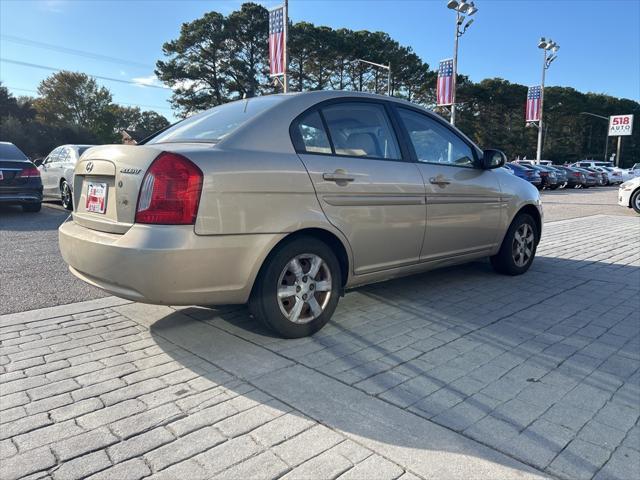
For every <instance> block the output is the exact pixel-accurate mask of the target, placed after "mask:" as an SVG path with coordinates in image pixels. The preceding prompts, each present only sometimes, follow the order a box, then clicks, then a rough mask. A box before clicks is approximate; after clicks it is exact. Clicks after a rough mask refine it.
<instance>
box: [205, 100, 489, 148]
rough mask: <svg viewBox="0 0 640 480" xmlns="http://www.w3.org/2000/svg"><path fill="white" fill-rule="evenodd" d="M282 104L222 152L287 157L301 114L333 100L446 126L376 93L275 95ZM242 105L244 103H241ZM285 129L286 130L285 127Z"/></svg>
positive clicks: (230, 139)
mask: <svg viewBox="0 0 640 480" xmlns="http://www.w3.org/2000/svg"><path fill="white" fill-rule="evenodd" d="M275 95H277V96H278V97H281V98H282V100H283V101H281V102H276V103H275V104H274V105H273V106H271V107H270V108H268V109H266V110H265V111H263V112H261V113H260V114H258V115H256V116H255V117H254V118H252V119H250V120H248V121H247V122H246V123H244V124H243V125H241V126H240V127H239V128H237V129H236V130H234V131H233V132H231V133H230V134H229V135H228V136H226V137H225V138H224V139H222V140H221V141H220V142H219V144H218V145H219V146H220V148H232V149H236V148H237V149H239V150H242V149H250V150H252V149H254V148H256V149H257V148H259V149H265V150H268V151H272V152H281V153H288V152H291V151H292V150H293V146H292V145H291V139H290V137H289V125H290V124H291V122H292V121H293V120H294V119H295V118H297V117H298V116H299V115H300V114H302V113H304V112H305V111H307V110H308V109H310V108H312V107H314V106H315V105H317V104H318V103H321V102H324V101H327V100H333V99H345V100H346V99H349V98H353V99H362V100H367V99H370V100H376V101H385V102H392V103H394V104H397V105H398V106H406V107H409V108H412V109H415V110H421V111H423V112H424V113H426V114H428V115H430V116H432V117H434V118H436V119H440V120H441V121H443V122H444V123H447V124H448V122H446V121H445V120H444V119H442V117H440V116H438V115H437V114H435V113H434V112H433V111H431V110H429V109H427V108H424V107H422V106H420V105H417V104H415V103H411V102H408V101H407V100H403V99H401V98H395V97H390V96H387V95H378V94H375V93H365V92H352V91H347V90H317V91H312V92H296V93H279V94H275ZM239 101H242V100H239ZM283 125H285V126H286V127H285V128H282V126H283ZM456 132H457V133H458V134H459V135H460V136H462V137H463V138H465V139H466V140H467V141H468V142H469V144H471V145H473V146H474V148H476V149H478V151H480V149H479V148H478V147H477V145H476V144H475V142H473V140H471V139H470V138H469V137H467V136H466V135H465V134H464V133H463V132H461V131H459V130H457V129H456Z"/></svg>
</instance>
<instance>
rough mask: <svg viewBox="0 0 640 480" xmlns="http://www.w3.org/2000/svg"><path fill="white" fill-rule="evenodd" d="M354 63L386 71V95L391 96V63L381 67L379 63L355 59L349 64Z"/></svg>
mask: <svg viewBox="0 0 640 480" xmlns="http://www.w3.org/2000/svg"><path fill="white" fill-rule="evenodd" d="M356 62H362V63H367V64H369V65H373V66H374V67H378V68H383V69H385V70H387V95H388V96H391V63H389V65H382V64H381V63H375V62H370V61H369V60H362V59H361V58H356V59H355V60H353V61H352V62H351V63H356Z"/></svg>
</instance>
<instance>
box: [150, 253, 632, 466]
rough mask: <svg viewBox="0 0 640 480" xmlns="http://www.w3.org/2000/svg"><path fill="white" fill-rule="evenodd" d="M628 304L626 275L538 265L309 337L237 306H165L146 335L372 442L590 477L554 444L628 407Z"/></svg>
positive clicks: (399, 290) (406, 281)
mask: <svg viewBox="0 0 640 480" xmlns="http://www.w3.org/2000/svg"><path fill="white" fill-rule="evenodd" d="M639 293H640V267H637V266H632V265H620V264H609V263H604V262H590V261H581V260H570V259H563V258H555V257H538V258H537V259H536V262H535V263H534V266H533V267H532V269H531V270H530V271H529V272H528V273H527V274H526V275H523V276H520V277H504V276H498V275H496V274H494V273H493V272H492V271H491V269H490V267H489V265H488V264H487V263H486V262H477V263H473V264H469V265H464V266H460V267H452V268H447V269H442V270H438V271H434V272H429V273H426V274H421V275H415V276H412V277H406V278H402V279H398V280H392V281H388V282H384V283H381V284H375V285H370V286H365V287H361V288H358V289H356V290H353V291H350V292H349V293H347V295H346V296H345V298H343V299H342V301H341V303H340V305H339V307H338V310H337V311H336V313H335V315H334V318H333V320H332V321H331V322H330V323H329V324H328V325H327V326H325V328H324V329H323V330H321V331H320V332H318V333H317V334H316V335H314V336H313V337H311V338H304V339H297V340H282V339H280V338H278V337H277V336H275V335H274V334H273V333H272V332H271V331H269V330H268V329H266V328H265V327H263V326H262V325H261V324H259V323H258V322H256V321H255V320H254V319H253V318H252V317H251V316H250V315H249V313H248V311H247V309H246V308H245V307H244V306H227V307H216V308H207V307H188V308H183V309H178V310H177V311H176V312H175V313H173V314H171V315H168V316H166V317H165V318H162V319H161V320H159V321H157V322H155V323H154V324H153V325H152V326H151V333H152V335H153V336H154V337H157V338H158V340H159V344H161V345H162V344H163V343H166V341H169V342H171V343H173V344H176V345H179V346H181V347H183V348H186V349H187V350H189V351H191V352H193V353H195V354H196V355H199V356H201V357H202V358H204V359H207V360H209V361H211V362H212V363H213V364H214V365H216V366H218V367H220V368H222V369H223V370H225V371H228V372H229V373H232V374H233V375H235V376H238V377H240V378H243V379H246V380H248V381H249V382H250V383H253V384H254V385H256V386H258V387H259V388H261V389H263V390H265V391H266V392H267V393H269V394H271V395H273V396H275V397H276V398H279V399H280V400H281V401H284V402H285V403H287V404H289V405H291V406H292V407H294V408H297V409H298V410H300V411H302V412H303V413H304V414H305V415H309V416H311V417H312V418H315V419H316V420H318V421H321V422H322V423H324V424H325V425H327V426H329V427H331V428H335V429H338V430H341V431H343V432H345V433H347V434H351V435H354V436H355V437H357V438H361V439H368V440H370V441H372V442H374V443H376V444H386V445H388V446H391V447H408V448H410V449H416V450H418V451H421V450H424V451H426V450H429V451H443V452H451V453H457V454H460V453H464V454H466V455H472V456H475V457H477V458H481V459H485V460H488V461H490V462H494V463H496V462H497V463H501V464H504V465H508V466H509V467H512V468H515V469H518V468H520V467H519V466H518V464H517V463H513V461H512V458H515V459H517V460H519V461H521V462H523V463H525V464H528V465H531V466H534V467H536V468H539V469H545V468H547V467H548V465H549V464H550V462H551V461H552V460H553V459H554V458H555V457H556V456H557V455H558V454H559V453H560V452H563V459H564V461H565V462H569V464H571V465H573V466H574V467H575V468H578V469H591V470H597V468H599V467H600V465H596V464H592V463H593V462H592V461H591V460H590V459H588V458H584V457H581V456H579V455H577V454H573V453H571V452H572V451H573V450H570V449H565V447H566V446H567V444H568V443H569V442H570V441H572V440H573V439H574V438H575V436H576V434H577V432H578V431H579V430H580V429H581V428H583V426H584V425H585V424H587V423H589V422H590V421H591V419H592V418H593V417H594V416H595V415H596V413H597V412H598V411H599V410H600V409H601V408H602V407H603V406H604V405H605V404H607V403H608V402H613V403H615V404H616V405H622V406H623V407H624V408H627V409H631V410H634V411H636V412H637V411H638V405H637V398H638V395H639V394H640V387H639V385H640V374H639V373H638V366H640V355H638V351H640V342H639V339H640V324H639V323H638V321H637V317H636V318H635V319H633V318H632V317H633V312H634V309H635V312H637V311H639V310H640V296H639V295H638V294H639ZM211 327H213V328H211ZM218 337H222V338H218ZM238 338H240V339H242V340H245V341H246V342H241V343H240V344H241V345H243V347H242V348H240V349H238V348H237V342H236V341H233V340H234V339H235V340H237V339H238ZM160 340H162V341H160ZM167 353H169V354H171V352H167ZM612 357H615V358H616V359H617V360H621V361H618V362H615V361H613V362H612V361H611V358H612ZM176 359H177V360H178V361H179V360H180V359H179V358H176ZM205 375H206V374H205ZM307 377H309V378H307ZM212 380H213V381H215V379H214V378H212ZM325 381H326V382H328V383H327V385H325ZM332 385H333V386H332ZM335 385H338V386H339V388H338V387H335ZM352 387H355V389H357V393H358V395H359V396H358V395H354V394H353V392H354V389H353V388H352ZM323 388H324V389H323ZM336 388H338V390H336ZM246 395H248V396H251V395H252V394H251V393H249V394H246ZM345 399H349V401H353V402H354V403H357V405H351V404H347V403H345V402H346V400H345ZM363 399H364V400H363ZM341 410H344V411H341ZM583 417H584V418H583ZM412 418H413V419H414V420H411V419H412ZM581 419H582V420H581ZM426 420H430V421H431V422H433V423H435V424H437V425H439V426H440V427H444V428H445V429H448V431H449V432H448V434H451V431H454V432H458V433H462V435H464V436H465V437H467V438H468V439H472V440H474V441H475V442H479V444H482V445H483V446H481V445H479V444H478V443H474V442H472V443H465V444H460V443H456V442H453V441H452V437H451V436H447V435H444V434H441V433H442V432H446V430H442V429H440V430H436V431H435V432H432V431H429V432H430V434H425V433H424V432H425V431H424V429H426V428H431V427H429V425H431V426H432V425H433V423H429V422H426ZM425 422H426V423H425ZM407 425H413V426H412V427H407ZM399 428H404V430H399ZM438 428H439V427H438ZM421 429H422V430H421ZM421 432H422V433H421ZM550 432H551V433H550ZM473 445H476V446H477V448H476V447H474V446H473ZM486 446H488V447H490V448H491V449H487V448H485V447H486ZM391 447H390V448H391ZM492 449H495V450H497V451H499V452H502V453H504V454H505V455H506V456H501V455H496V454H495V450H492ZM563 449H564V451H563ZM417 455H418V457H419V453H418V454H417ZM510 457H511V458H510ZM416 461H418V463H419V460H416ZM590 462H591V463H590Z"/></svg>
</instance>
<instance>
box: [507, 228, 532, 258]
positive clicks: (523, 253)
mask: <svg viewBox="0 0 640 480" xmlns="http://www.w3.org/2000/svg"><path fill="white" fill-rule="evenodd" d="M534 240H535V236H534V234H533V228H532V227H531V225H529V224H528V223H523V224H522V225H520V226H519V227H518V229H517V230H516V232H515V234H514V236H513V244H512V246H511V256H512V257H513V262H514V263H515V264H516V266H518V267H524V266H525V265H526V264H527V263H528V262H529V261H530V260H531V257H532V256H533V243H534Z"/></svg>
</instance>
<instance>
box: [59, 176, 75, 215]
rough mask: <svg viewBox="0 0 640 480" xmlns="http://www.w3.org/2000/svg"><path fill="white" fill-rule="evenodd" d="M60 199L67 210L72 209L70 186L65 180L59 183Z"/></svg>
mask: <svg viewBox="0 0 640 480" xmlns="http://www.w3.org/2000/svg"><path fill="white" fill-rule="evenodd" d="M60 200H61V201H62V206H63V207H64V208H66V209H67V210H73V198H72V196H71V187H70V186H69V184H68V183H67V181H66V180H62V182H61V183H60Z"/></svg>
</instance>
